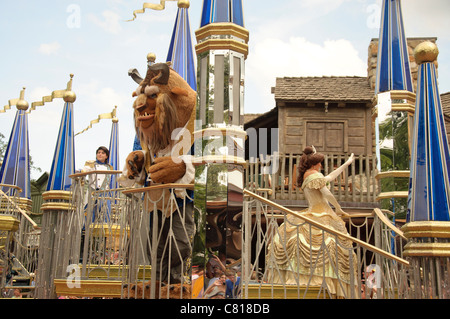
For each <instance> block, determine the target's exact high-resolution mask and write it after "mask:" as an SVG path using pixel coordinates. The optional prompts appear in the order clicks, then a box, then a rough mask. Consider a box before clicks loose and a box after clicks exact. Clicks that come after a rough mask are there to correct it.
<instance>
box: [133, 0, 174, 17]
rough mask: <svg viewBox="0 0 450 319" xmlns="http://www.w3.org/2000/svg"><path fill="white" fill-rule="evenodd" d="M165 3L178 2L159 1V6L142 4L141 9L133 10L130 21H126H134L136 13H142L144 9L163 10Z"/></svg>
mask: <svg viewBox="0 0 450 319" xmlns="http://www.w3.org/2000/svg"><path fill="white" fill-rule="evenodd" d="M166 1H178V0H160V1H159V4H155V3H148V2H144V4H143V6H142V9H138V10H134V11H133V16H134V18H133V19H131V20H127V22H129V21H133V20H134V19H136V14H137V13H144V12H145V9H152V10H164V9H165V7H166Z"/></svg>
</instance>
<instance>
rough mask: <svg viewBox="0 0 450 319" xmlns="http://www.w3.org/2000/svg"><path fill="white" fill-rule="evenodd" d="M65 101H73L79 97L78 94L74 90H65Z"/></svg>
mask: <svg viewBox="0 0 450 319" xmlns="http://www.w3.org/2000/svg"><path fill="white" fill-rule="evenodd" d="M63 99H64V102H69V103H73V102H75V100H76V99H77V95H76V94H75V92H73V91H66V92H64V97H63Z"/></svg>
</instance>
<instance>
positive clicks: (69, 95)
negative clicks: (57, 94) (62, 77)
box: [63, 73, 77, 103]
mask: <svg viewBox="0 0 450 319" xmlns="http://www.w3.org/2000/svg"><path fill="white" fill-rule="evenodd" d="M72 82H73V73H70V80H69V82H67V89H66V91H65V92H64V96H63V100H64V102H69V103H73V102H75V100H76V99H77V95H76V94H75V92H73V91H72Z"/></svg>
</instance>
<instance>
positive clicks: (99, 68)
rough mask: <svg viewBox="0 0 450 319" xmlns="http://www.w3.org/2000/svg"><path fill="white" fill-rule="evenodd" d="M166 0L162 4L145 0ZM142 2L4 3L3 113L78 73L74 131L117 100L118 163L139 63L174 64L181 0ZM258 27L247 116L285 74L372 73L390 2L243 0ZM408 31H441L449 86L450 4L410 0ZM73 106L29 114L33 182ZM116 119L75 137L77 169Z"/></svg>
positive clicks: (196, 6) (197, 1) (194, 15)
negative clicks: (373, 45) (147, 5)
mask: <svg viewBox="0 0 450 319" xmlns="http://www.w3.org/2000/svg"><path fill="white" fill-rule="evenodd" d="M146 2H152V3H159V0H153V1H150V0H148V1H146ZM143 3H144V1H138V0H95V1H88V0H68V1H66V0H58V1H56V0H41V1H36V0H17V1H1V2H0V42H1V48H2V52H1V53H0V56H1V58H0V109H3V106H4V105H7V104H8V100H10V99H14V98H18V97H19V94H20V91H21V89H22V88H23V87H26V91H25V99H26V100H27V101H28V103H29V104H30V105H31V103H32V102H35V101H40V100H41V99H42V97H43V96H46V95H49V94H51V92H52V91H55V90H61V89H65V88H66V85H67V82H68V81H69V79H70V77H69V75H70V74H71V73H73V74H74V78H73V91H74V92H75V93H76V95H77V100H76V101H75V103H74V116H75V123H74V126H75V132H76V133H78V132H80V131H82V130H84V129H85V128H86V127H88V125H89V123H90V121H91V120H94V119H96V118H97V117H98V115H99V114H102V113H108V112H111V111H112V110H113V109H114V107H115V106H117V116H118V118H119V162H120V165H121V166H122V165H123V164H124V162H125V158H126V156H127V155H128V153H129V152H131V151H132V145H133V140H134V135H135V132H134V126H133V113H132V104H133V98H132V96H131V94H132V92H133V91H134V90H135V89H136V86H137V85H136V84H135V82H134V81H133V80H132V79H131V78H130V77H129V76H128V70H129V69H130V68H137V69H138V70H139V72H140V73H141V75H145V72H146V62H147V61H146V57H147V54H148V53H150V52H153V53H155V54H156V57H157V58H156V60H157V62H165V61H166V58H167V52H168V48H169V42H170V38H171V35H172V31H173V27H174V22H175V15H176V11H177V5H176V1H166V8H165V10H163V11H154V10H146V12H145V13H144V14H138V15H137V18H136V19H135V20H134V21H127V20H130V19H131V18H133V11H134V10H137V9H141V8H142V5H143ZM202 3H203V1H202V0H191V5H190V8H189V16H190V24H191V32H192V38H193V41H194V45H195V44H196V40H195V36H194V32H195V30H197V29H199V27H200V15H201V9H202ZM243 7H244V23H245V28H246V29H247V30H248V31H249V32H250V40H249V55H248V58H247V60H246V65H245V98H244V108H245V113H264V112H267V111H269V110H271V109H272V108H274V107H275V101H274V97H273V95H272V94H271V87H273V86H274V85H275V79H276V78H277V77H284V76H289V77H301V76H366V75H367V52H368V46H369V43H370V40H371V39H372V38H378V37H379V24H380V19H381V17H380V10H381V0H281V1H268V0H243ZM402 11H403V17H404V26H405V32H406V36H407V37H437V45H438V48H439V51H440V54H439V57H438V63H439V68H438V74H439V78H438V81H439V91H440V93H446V92H449V91H450V33H449V31H448V30H450V19H449V18H450V1H448V0H429V1H422V0H403V1H402ZM63 106H64V102H63V100H62V99H55V100H54V101H53V102H50V103H46V104H45V105H44V106H39V107H37V109H36V110H35V111H33V112H31V113H30V114H29V136H30V137H29V139H30V154H31V156H32V159H33V162H34V166H36V167H39V168H41V170H42V171H41V172H39V171H36V170H32V171H31V177H32V178H33V179H37V178H39V176H40V175H41V174H42V173H43V172H45V171H47V172H49V171H50V169H51V165H52V160H53V154H54V151H55V145H56V139H57V134H58V130H59V125H60V122H61V116H62V109H63ZM15 113H16V108H15V107H13V108H12V109H11V110H8V111H7V112H6V113H0V133H2V134H3V135H4V136H5V140H6V141H5V142H7V141H8V140H9V136H10V134H11V128H12V125H13V121H14V116H15ZM110 133H111V120H101V121H100V122H99V123H98V124H94V125H93V126H92V128H91V129H89V130H87V131H86V132H84V133H83V134H80V135H77V136H76V137H75V167H76V169H81V168H82V166H83V164H84V162H85V161H86V160H92V159H95V150H96V149H97V148H98V146H100V145H105V146H107V147H108V146H109V139H110Z"/></svg>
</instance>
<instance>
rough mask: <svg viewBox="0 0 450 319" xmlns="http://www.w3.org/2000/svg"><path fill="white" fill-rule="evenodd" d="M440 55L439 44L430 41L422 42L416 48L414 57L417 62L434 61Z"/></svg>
mask: <svg viewBox="0 0 450 319" xmlns="http://www.w3.org/2000/svg"><path fill="white" fill-rule="evenodd" d="M438 55H439V50H438V47H437V45H436V44H434V43H433V42H430V41H425V42H422V43H420V44H419V45H417V47H416V48H415V49H414V58H415V59H416V63H417V64H422V63H425V62H434V61H435V60H436V59H437V57H438Z"/></svg>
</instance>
